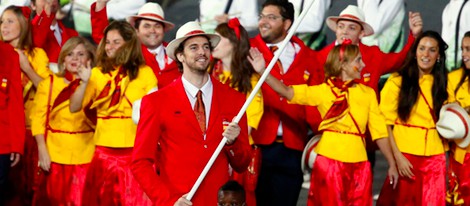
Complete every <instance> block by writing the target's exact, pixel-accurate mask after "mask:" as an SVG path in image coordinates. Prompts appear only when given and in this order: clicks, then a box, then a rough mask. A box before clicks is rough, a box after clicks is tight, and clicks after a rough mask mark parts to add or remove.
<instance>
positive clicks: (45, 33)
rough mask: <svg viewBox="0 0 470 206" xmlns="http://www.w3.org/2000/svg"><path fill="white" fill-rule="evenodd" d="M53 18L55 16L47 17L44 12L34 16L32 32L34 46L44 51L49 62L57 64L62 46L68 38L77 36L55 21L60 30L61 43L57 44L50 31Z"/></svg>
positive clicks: (73, 31) (71, 30)
mask: <svg viewBox="0 0 470 206" xmlns="http://www.w3.org/2000/svg"><path fill="white" fill-rule="evenodd" d="M54 18H55V15H51V16H50V17H47V15H46V12H45V11H43V12H42V13H41V15H36V16H35V17H34V18H33V21H32V26H33V29H32V30H33V43H34V46H36V47H39V48H42V49H44V51H45V52H46V54H47V57H49V62H54V63H57V61H58V59H59V53H60V49H61V48H62V45H64V44H65V42H67V40H69V39H70V38H72V37H74V36H78V33H77V31H75V30H73V29H70V28H67V27H65V26H64V24H62V22H61V21H59V20H57V23H58V24H59V28H60V30H62V33H61V34H62V43H61V44H60V45H59V42H57V40H56V38H55V36H54V32H53V31H51V24H52V20H53V19H54Z"/></svg>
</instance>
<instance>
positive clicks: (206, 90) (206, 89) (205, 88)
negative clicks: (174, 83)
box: [181, 74, 213, 98]
mask: <svg viewBox="0 0 470 206" xmlns="http://www.w3.org/2000/svg"><path fill="white" fill-rule="evenodd" d="M207 75H208V76H209V74H207ZM208 78H209V79H208V80H207V82H206V83H205V84H204V85H202V87H201V89H199V88H197V87H196V86H194V85H193V84H192V83H191V82H189V81H188V80H186V79H185V78H184V77H183V76H181V81H182V82H183V87H184V89H185V90H186V91H187V92H188V93H189V95H190V96H191V97H193V98H196V94H197V92H198V91H199V90H201V91H202V96H205V95H208V94H210V92H211V90H212V87H213V85H212V81H211V78H210V76H209V77H208Z"/></svg>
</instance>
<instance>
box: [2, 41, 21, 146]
mask: <svg viewBox="0 0 470 206" xmlns="http://www.w3.org/2000/svg"><path fill="white" fill-rule="evenodd" d="M0 55H1V56H2V58H3V60H2V61H0V117H1V119H0V131H1V132H2V134H1V135H2V137H1V138H0V154H9V153H12V152H17V153H20V154H23V149H24V140H25V133H26V126H25V116H24V106H23V88H22V86H21V69H20V64H19V57H18V53H16V51H15V50H14V49H13V47H12V46H11V45H9V44H7V43H4V42H1V41H0Z"/></svg>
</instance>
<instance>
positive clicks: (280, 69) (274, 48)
mask: <svg viewBox="0 0 470 206" xmlns="http://www.w3.org/2000/svg"><path fill="white" fill-rule="evenodd" d="M269 49H271V52H272V53H273V55H274V52H276V51H277V50H278V49H279V47H277V46H270V47H269ZM276 64H277V66H278V67H279V72H280V73H281V75H283V74H284V68H283V67H282V63H281V60H280V59H277V61H276Z"/></svg>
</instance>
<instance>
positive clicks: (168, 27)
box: [127, 15, 175, 32]
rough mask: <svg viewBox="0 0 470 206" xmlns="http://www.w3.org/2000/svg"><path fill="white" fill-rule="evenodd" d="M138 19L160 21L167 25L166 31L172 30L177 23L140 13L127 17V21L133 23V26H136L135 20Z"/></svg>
mask: <svg viewBox="0 0 470 206" xmlns="http://www.w3.org/2000/svg"><path fill="white" fill-rule="evenodd" d="M137 19H147V20H152V21H157V22H160V23H162V24H163V25H164V26H165V28H164V32H167V31H170V30H172V29H173V28H175V25H174V24H173V23H171V22H169V21H165V20H161V19H159V18H155V17H149V16H138V15H133V16H129V17H127V22H129V24H131V25H132V27H134V25H135V21H136V20H137Z"/></svg>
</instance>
